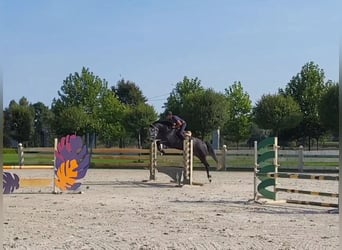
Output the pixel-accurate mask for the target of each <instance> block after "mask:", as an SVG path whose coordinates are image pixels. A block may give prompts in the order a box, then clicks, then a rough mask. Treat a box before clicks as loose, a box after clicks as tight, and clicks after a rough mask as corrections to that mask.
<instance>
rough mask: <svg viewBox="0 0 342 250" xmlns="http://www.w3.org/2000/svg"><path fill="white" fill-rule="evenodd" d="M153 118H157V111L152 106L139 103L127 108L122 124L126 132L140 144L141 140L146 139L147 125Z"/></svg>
mask: <svg viewBox="0 0 342 250" xmlns="http://www.w3.org/2000/svg"><path fill="white" fill-rule="evenodd" d="M155 120H157V113H156V112H155V110H154V108H153V107H152V106H150V105H148V104H145V103H140V104H138V105H136V106H133V107H130V108H129V109H128V112H127V113H126V117H125V122H124V124H125V127H126V130H127V132H128V133H129V134H130V135H131V136H132V137H133V138H136V139H137V141H138V144H139V145H141V142H142V141H145V140H146V139H147V136H148V127H149V125H150V124H151V123H152V122H154V121H155Z"/></svg>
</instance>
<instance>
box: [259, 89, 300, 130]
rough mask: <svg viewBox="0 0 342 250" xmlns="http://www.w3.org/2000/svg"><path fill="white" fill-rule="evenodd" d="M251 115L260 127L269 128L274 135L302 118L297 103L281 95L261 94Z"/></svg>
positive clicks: (297, 122) (293, 125)
mask: <svg viewBox="0 0 342 250" xmlns="http://www.w3.org/2000/svg"><path fill="white" fill-rule="evenodd" d="M253 117H254V121H255V123H256V124H257V125H258V126H259V127H260V128H263V129H271V130H272V132H273V134H274V135H275V136H278V133H279V132H280V131H281V130H285V129H290V128H293V127H296V126H297V125H298V124H299V123H300V122H301V118H302V117H301V112H300V108H299V105H298V104H297V103H296V102H295V101H294V100H293V98H292V97H290V96H283V95H263V96H262V97H261V99H260V100H259V101H258V102H257V103H256V106H255V107H254V108H253Z"/></svg>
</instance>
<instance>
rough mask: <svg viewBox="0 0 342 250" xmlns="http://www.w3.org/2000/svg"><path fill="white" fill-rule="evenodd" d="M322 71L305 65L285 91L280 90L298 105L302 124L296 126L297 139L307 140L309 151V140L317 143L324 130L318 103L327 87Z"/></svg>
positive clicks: (310, 65)
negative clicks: (297, 127)
mask: <svg viewBox="0 0 342 250" xmlns="http://www.w3.org/2000/svg"><path fill="white" fill-rule="evenodd" d="M324 78H325V76H324V71H323V69H320V68H319V66H318V65H317V64H314V62H309V63H307V64H305V65H304V66H303V67H302V69H301V71H300V72H299V73H298V74H297V75H296V76H294V77H292V79H291V81H290V82H289V83H288V84H287V86H286V88H285V90H280V93H281V94H284V95H286V96H291V97H292V98H293V99H294V100H295V101H296V102H297V103H298V104H299V107H300V110H301V113H302V115H303V120H302V122H301V123H300V124H299V125H298V126H299V127H300V129H298V130H297V131H300V132H302V133H303V134H302V135H301V134H298V135H297V137H298V138H299V137H300V136H304V137H305V138H306V137H307V138H308V140H309V150H310V147H311V139H312V138H315V139H316V141H317V146H318V140H319V137H320V136H322V135H323V133H324V128H323V127H322V125H321V123H320V120H319V113H318V103H319V101H320V99H321V97H322V95H323V93H324V91H325V89H326V87H327V85H326V84H325V83H324Z"/></svg>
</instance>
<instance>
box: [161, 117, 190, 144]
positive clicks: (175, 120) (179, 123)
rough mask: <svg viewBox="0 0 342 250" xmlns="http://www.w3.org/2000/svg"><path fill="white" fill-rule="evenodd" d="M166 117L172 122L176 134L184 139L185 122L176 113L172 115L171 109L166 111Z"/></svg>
mask: <svg viewBox="0 0 342 250" xmlns="http://www.w3.org/2000/svg"><path fill="white" fill-rule="evenodd" d="M166 119H168V120H169V121H170V122H172V124H173V128H176V129H177V135H178V136H179V137H180V138H181V139H182V140H184V139H185V137H184V131H185V128H186V122H185V121H184V120H183V119H182V118H180V117H179V116H177V115H173V114H172V112H171V111H168V112H167V116H166Z"/></svg>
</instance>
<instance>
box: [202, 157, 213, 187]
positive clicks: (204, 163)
mask: <svg viewBox="0 0 342 250" xmlns="http://www.w3.org/2000/svg"><path fill="white" fill-rule="evenodd" d="M201 162H202V163H203V165H204V166H205V170H206V171H207V177H208V180H209V182H211V175H210V173H209V168H210V166H209V163H208V162H207V160H206V159H205V158H204V159H201Z"/></svg>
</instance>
